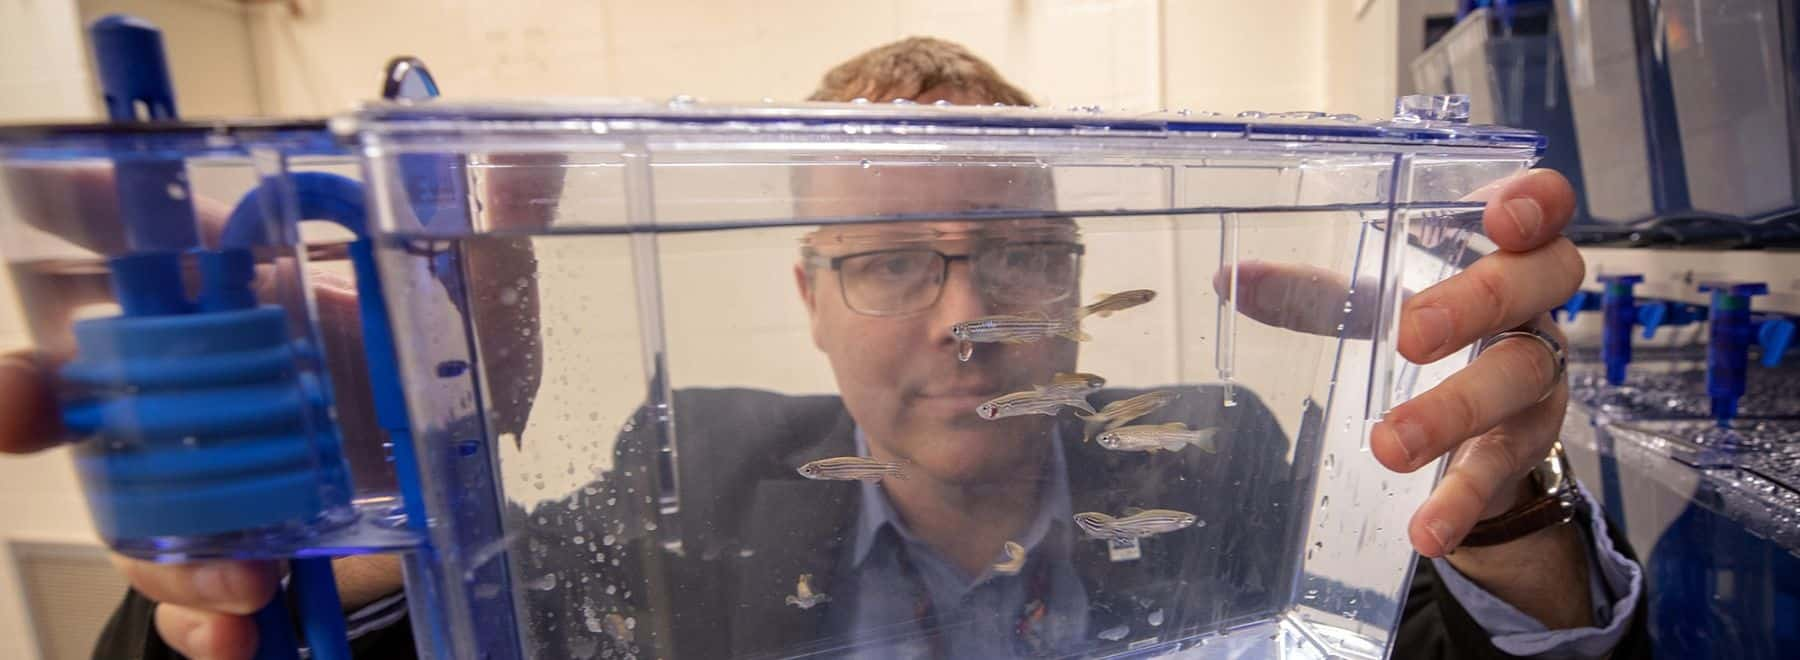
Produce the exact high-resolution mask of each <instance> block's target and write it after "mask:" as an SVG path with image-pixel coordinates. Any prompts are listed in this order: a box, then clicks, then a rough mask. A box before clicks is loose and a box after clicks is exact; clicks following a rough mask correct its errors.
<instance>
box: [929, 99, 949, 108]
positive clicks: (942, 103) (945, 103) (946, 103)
mask: <svg viewBox="0 0 1800 660" xmlns="http://www.w3.org/2000/svg"><path fill="white" fill-rule="evenodd" d="M931 104H932V105H935V106H937V107H940V108H943V107H948V106H949V105H950V102H949V101H947V100H944V99H938V100H936V101H932V102H931Z"/></svg>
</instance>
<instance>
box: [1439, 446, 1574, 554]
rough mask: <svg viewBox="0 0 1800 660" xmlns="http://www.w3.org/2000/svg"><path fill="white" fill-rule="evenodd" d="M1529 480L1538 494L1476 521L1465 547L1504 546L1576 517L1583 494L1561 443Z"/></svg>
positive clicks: (1464, 541) (1464, 539)
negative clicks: (1576, 484) (1576, 485)
mask: <svg viewBox="0 0 1800 660" xmlns="http://www.w3.org/2000/svg"><path fill="white" fill-rule="evenodd" d="M1526 479H1527V480H1529V481H1530V483H1531V488H1532V490H1533V492H1535V493H1536V496H1534V497H1532V498H1531V499H1530V500H1528V501H1526V502H1524V503H1522V504H1520V505H1518V506H1515V507H1513V508H1512V509H1510V510H1508V511H1507V512H1506V513H1502V514H1500V515H1498V516H1494V517H1492V518H1489V519H1487V520H1483V521H1481V522H1478V523H1475V528H1474V529H1471V530H1469V534H1468V535H1467V536H1464V537H1463V540H1462V543H1461V545H1462V546H1464V547H1476V548H1479V547H1483V546H1490V545H1500V544H1502V543H1506V542H1508V541H1512V540H1515V539H1518V538H1521V537H1524V536H1526V535H1529V534H1532V533H1535V532H1538V531H1541V530H1545V529H1549V528H1551V527H1555V526H1557V525H1562V524H1566V523H1568V522H1569V521H1571V520H1574V519H1575V510H1576V504H1577V503H1578V502H1579V501H1580V495H1579V494H1578V493H1577V492H1576V490H1575V473H1574V471H1573V470H1571V469H1570V468H1569V458H1568V457H1567V456H1565V455H1563V447H1562V443H1561V442H1557V443H1556V444H1554V445H1551V447H1550V455H1549V456H1546V457H1544V462H1542V463H1539V464H1538V466H1537V467H1536V468H1533V469H1532V471H1531V474H1530V475H1529V476H1527V477H1526Z"/></svg>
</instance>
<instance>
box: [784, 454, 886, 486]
mask: <svg viewBox="0 0 1800 660" xmlns="http://www.w3.org/2000/svg"><path fill="white" fill-rule="evenodd" d="M799 472H800V476H802V477H806V478H808V479H821V480H838V481H850V480H854V479H861V480H863V481H867V482H870V483H874V482H877V481H881V479H882V478H883V477H893V478H895V479H905V478H906V467H905V463H903V462H901V461H883V460H877V459H873V458H865V457H862V456H838V457H835V458H821V459H819V460H816V461H811V462H809V463H807V464H805V465H802V466H800V470H799Z"/></svg>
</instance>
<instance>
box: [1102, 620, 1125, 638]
mask: <svg viewBox="0 0 1800 660" xmlns="http://www.w3.org/2000/svg"><path fill="white" fill-rule="evenodd" d="M1129 634H1131V626H1128V625H1125V624H1123V623H1121V624H1119V625H1116V626H1113V627H1111V628H1107V629H1106V630H1102V631H1100V639H1104V640H1106V641H1109V642H1116V641H1119V640H1121V639H1125V636H1126V635H1129Z"/></svg>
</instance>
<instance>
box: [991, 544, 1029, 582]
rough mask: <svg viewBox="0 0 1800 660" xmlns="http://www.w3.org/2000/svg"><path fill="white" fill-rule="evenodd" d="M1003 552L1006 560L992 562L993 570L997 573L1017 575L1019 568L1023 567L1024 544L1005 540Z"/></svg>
mask: <svg viewBox="0 0 1800 660" xmlns="http://www.w3.org/2000/svg"><path fill="white" fill-rule="evenodd" d="M1005 552H1006V561H1002V562H1000V563H998V564H994V572H995V573H997V574H999V575H1018V574H1019V569H1022V568H1025V546H1022V545H1019V544H1017V543H1014V542H1012V541H1007V542H1006V548H1005Z"/></svg>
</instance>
